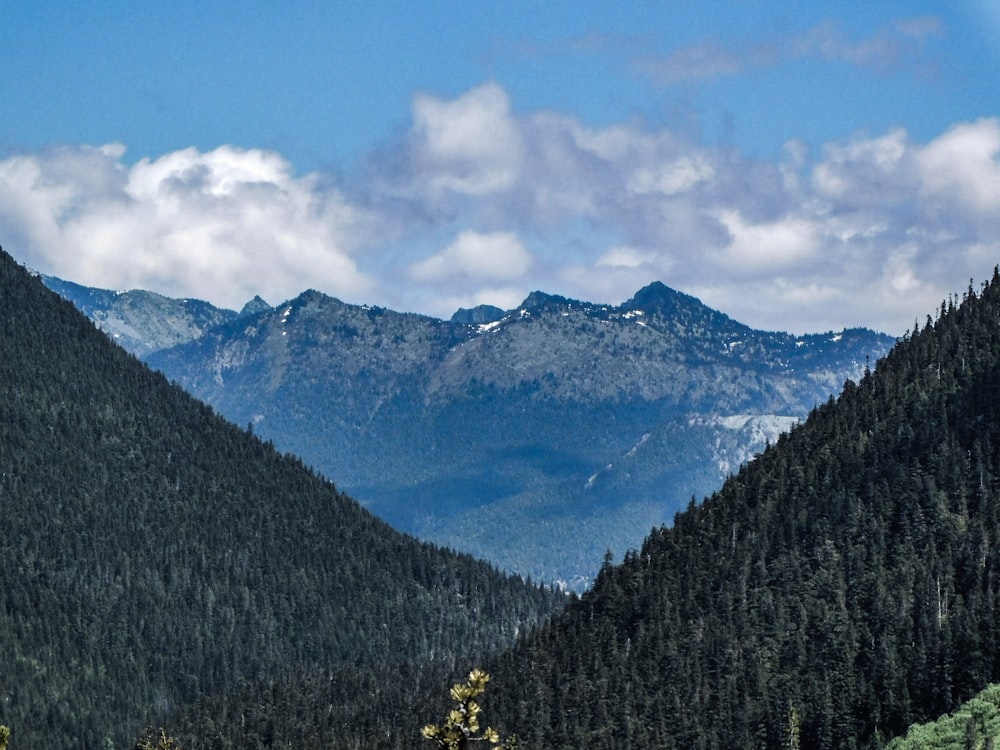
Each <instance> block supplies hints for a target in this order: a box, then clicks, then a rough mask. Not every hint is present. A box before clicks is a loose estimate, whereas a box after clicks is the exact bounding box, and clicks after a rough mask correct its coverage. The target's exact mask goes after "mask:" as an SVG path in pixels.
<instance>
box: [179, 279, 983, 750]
mask: <svg viewBox="0 0 1000 750" xmlns="http://www.w3.org/2000/svg"><path fill="white" fill-rule="evenodd" d="M998 468H1000V274H997V273H994V276H993V279H992V280H991V282H989V284H987V285H984V286H983V288H982V290H981V291H979V292H976V291H974V290H973V289H972V288H971V287H970V289H969V290H968V292H967V293H966V294H965V296H964V297H963V298H962V299H961V300H957V299H956V300H954V301H949V302H948V303H946V304H943V305H942V308H941V310H940V312H939V314H938V315H937V318H936V320H931V318H930V317H928V320H927V323H926V325H925V326H923V327H922V328H920V329H919V330H915V331H913V332H912V333H911V334H909V335H908V336H907V337H906V339H905V340H904V341H903V342H901V343H900V344H899V345H898V346H897V347H896V348H895V349H894V350H893V351H892V352H891V354H890V355H889V356H888V357H887V358H886V359H884V360H883V361H882V362H880V363H879V365H878V368H877V369H876V370H875V371H874V372H871V373H868V374H866V375H865V376H864V377H863V378H861V379H860V381H859V382H858V383H848V385H847V387H846V388H845V389H844V392H843V393H842V394H841V395H840V397H839V398H837V399H836V400H833V399H831V400H830V401H829V403H827V404H825V405H823V406H821V407H819V408H817V409H815V410H814V411H813V412H812V414H811V415H810V417H809V419H808V420H807V421H806V422H805V423H804V424H803V425H801V426H800V427H798V428H796V429H795V430H793V431H792V432H791V434H789V435H788V436H786V437H784V438H782V439H781V440H779V441H778V443H777V444H776V445H774V446H772V447H771V448H769V449H768V450H767V451H766V452H765V453H764V454H763V455H762V456H761V457H759V458H758V459H756V460H754V461H753V462H752V463H751V464H749V465H748V466H747V467H746V468H745V469H744V470H742V471H740V472H739V474H738V475H736V476H734V477H732V478H731V479H730V480H729V481H728V482H727V483H726V484H725V486H724V487H723V488H722V489H721V491H719V492H718V493H716V494H714V495H713V496H712V497H710V498H708V499H707V500H705V501H704V503H702V504H700V505H694V504H692V505H691V506H690V507H689V508H688V509H687V510H685V511H683V512H681V513H679V514H678V515H677V516H676V518H675V521H674V524H673V525H672V526H671V527H670V528H661V529H659V530H654V531H653V533H652V534H651V535H650V536H649V537H648V538H647V539H646V540H645V542H644V543H643V544H642V546H641V548H640V549H638V550H637V551H634V552H631V553H629V554H628V555H627V556H626V558H625V560H624V561H623V562H622V563H621V564H617V565H616V564H613V562H612V561H611V560H608V561H607V562H606V564H605V565H604V567H603V568H602V570H601V572H600V574H599V576H598V579H597V581H596V583H595V585H594V588H593V590H592V591H590V592H588V593H586V594H585V595H584V596H583V597H581V598H579V599H575V600H574V601H573V602H572V603H571V604H570V606H569V607H568V608H567V611H566V612H564V613H563V614H562V615H560V616H557V617H556V618H554V619H553V620H552V621H551V622H550V623H549V624H548V625H546V626H544V627H543V628H541V629H539V630H536V631H535V632H534V633H533V634H530V635H528V636H527V637H525V638H522V639H521V640H520V641H519V643H518V644H517V646H516V647H515V648H513V649H512V650H510V651H508V652H506V653H504V654H502V655H500V656H498V657H495V658H491V659H489V660H488V661H487V663H486V664H485V666H486V667H487V670H488V671H489V672H490V673H491V674H492V675H493V681H492V682H491V683H490V687H489V690H488V695H487V698H486V701H485V715H486V716H487V717H488V720H489V722H490V724H492V725H493V726H495V727H498V728H499V729H500V730H501V732H502V733H503V734H508V733H512V732H514V733H517V734H518V736H519V738H520V739H521V747H524V748H535V749H538V750H547V749H549V748H553V749H554V748H571V747H573V748H575V747H586V748H588V750H601V749H603V748H607V749H609V750H610V749H612V748H677V749H678V750H680V749H684V750H687V749H688V748H720V749H722V748H775V747H779V746H784V747H792V746H794V745H792V744H791V743H792V741H793V737H794V738H797V741H798V742H799V744H800V746H801V747H802V748H876V747H880V746H881V744H882V743H883V742H884V741H886V740H888V739H890V738H892V737H895V736H898V735H901V734H902V733H904V732H905V731H906V729H907V727H908V726H909V725H910V724H912V723H915V722H923V721H927V720H930V719H936V718H937V717H939V716H941V715H942V714H945V713H947V712H949V711H952V710H954V709H956V708H957V707H958V706H959V705H960V704H961V703H962V702H963V701H964V700H966V699H968V698H970V697H971V696H973V695H975V694H976V693H977V692H978V691H980V690H982V689H983V688H984V687H985V686H986V685H987V684H989V683H991V682H995V681H998V680H1000V477H998V473H997V472H998ZM469 666H473V665H471V664H470V665H466V666H465V667H464V669H468V667H469ZM460 671H461V670H460ZM455 676H456V677H460V674H458V673H456V675H455ZM442 682H444V681H442ZM380 685H381V686H382V690H381V691H379V692H378V693H377V694H375V693H373V695H374V696H375V697H374V698H373V700H372V702H371V705H372V706H373V710H374V713H375V715H377V716H379V717H382V718H381V723H378V722H377V723H376V727H377V730H376V731H374V732H371V733H368V732H360V733H358V732H355V729H354V726H352V722H351V721H350V719H348V720H347V721H346V722H345V723H343V724H339V725H338V724H335V723H333V722H332V721H331V719H330V718H329V714H328V712H326V708H327V707H328V706H330V705H331V702H332V700H333V698H334V696H335V695H336V693H335V692H334V691H333V690H331V689H330V688H329V687H327V686H326V685H324V684H321V683H318V682H316V681H312V682H301V681H300V682H293V683H289V684H285V685H282V686H280V688H275V689H271V690H267V689H266V688H264V687H261V686H258V687H257V688H252V689H247V690H245V691H244V692H242V693H240V694H231V695H229V696H228V697H225V698H223V697H219V698H218V699H217V700H216V702H214V703H212V704H211V705H209V704H203V705H202V706H200V707H199V709H198V711H197V712H196V713H195V714H189V715H187V717H186V718H184V719H183V720H179V723H178V726H179V727H180V728H182V729H183V731H184V734H183V735H182V736H183V737H185V739H186V741H187V743H188V745H189V746H190V748H191V750H197V748H204V747H233V748H237V747H238V748H252V747H263V746H267V745H266V742H264V741H263V740H262V737H265V736H277V737H280V738H282V739H283V741H285V740H287V741H290V742H291V743H292V745H293V746H294V747H297V748H300V749H301V750H308V749H309V748H320V747H328V746H330V744H331V742H332V741H331V740H330V737H331V736H332V737H337V738H338V741H339V745H337V743H334V744H335V745H336V746H340V745H343V746H351V747H358V748H361V747H364V748H375V747H392V748H409V747H414V746H415V745H416V743H418V742H419V739H418V735H417V732H418V731H419V727H420V726H421V724H423V723H425V721H426V720H427V719H428V718H433V717H434V715H435V714H434V713H433V711H431V710H430V709H428V708H427V705H426V703H427V701H428V700H429V699H428V698H427V694H428V693H433V691H434V690H435V689H437V690H442V691H443V689H444V688H443V687H442V686H428V685H427V684H426V682H421V681H419V680H417V679H414V680H413V681H412V682H410V683H408V684H407V686H404V687H396V688H394V687H393V686H392V681H391V680H386V681H384V682H383V683H380ZM411 688H412V690H413V691H414V692H415V693H417V696H414V695H411V694H407V692H406V691H407V690H408V689H411ZM392 690H395V691H396V692H393V693H392V695H391V697H390V696H387V695H386V693H388V692H390V691H392ZM387 706H388V707H391V708H386V707H387ZM339 710H341V711H342V712H343V713H341V714H340V716H343V717H351V716H355V717H358V716H369V717H370V716H371V714H366V713H365V711H364V699H363V698H362V699H356V700H354V701H350V700H348V701H347V702H346V703H342V704H340V708H339ZM352 711H353V713H352ZM240 712H247V713H249V714H252V715H253V716H254V717H255V722H256V723H255V724H254V725H253V726H247V725H244V726H241V727H236V726H234V722H233V721H232V717H234V716H236V715H239V714H240ZM226 717H228V718H229V720H228V721H227V720H226ZM356 724H357V726H364V727H366V728H367V725H366V724H365V722H364V721H357V722H356ZM206 726H212V727H215V728H218V727H220V726H223V727H228V729H227V730H226V731H224V732H223V733H222V737H223V739H219V740H218V742H219V744H214V745H209V744H204V742H203V741H202V740H201V739H200V738H202V737H204V731H203V729H204V727H206ZM261 727H265V728H266V730H267V732H270V733H271V735H265V734H264V733H263V731H262V729H261ZM307 727H308V729H307ZM311 732H312V733H313V734H311ZM323 732H325V733H326V734H325V735H323V736H325V737H326V739H325V740H324V741H322V742H320V741H317V740H315V737H317V736H320V735H321V734H322V733H323ZM374 736H377V737H378V738H379V739H377V740H376V739H372V737H374ZM227 743H229V744H227Z"/></svg>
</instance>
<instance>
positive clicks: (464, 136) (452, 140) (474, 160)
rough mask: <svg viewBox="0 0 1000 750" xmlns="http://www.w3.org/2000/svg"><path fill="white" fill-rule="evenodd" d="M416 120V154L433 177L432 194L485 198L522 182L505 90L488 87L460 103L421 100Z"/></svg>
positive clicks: (416, 160) (413, 148)
mask: <svg viewBox="0 0 1000 750" xmlns="http://www.w3.org/2000/svg"><path fill="white" fill-rule="evenodd" d="M413 119H414V123H413V133H412V145H411V154H412V157H413V162H414V164H415V165H416V166H417V167H418V169H419V170H420V171H421V172H424V171H426V173H427V174H429V175H432V179H430V180H428V182H427V187H429V188H430V190H432V191H452V192H455V193H460V194H467V195H485V194H489V193H493V192H496V191H498V190H502V189H504V188H508V187H510V186H511V184H513V182H514V181H515V180H516V179H517V174H518V164H519V161H520V155H521V141H520V132H519V130H518V128H517V126H516V125H515V123H514V122H513V120H512V118H511V113H510V101H509V98H508V96H507V92H506V91H504V90H503V89H502V88H500V86H498V85H496V84H492V83H491V84H486V85H484V86H480V87H478V88H476V89H473V90H472V91H469V92H468V93H466V94H463V95H462V96H460V97H459V98H458V99H455V100H454V101H443V100H441V99H437V98H435V97H431V96H428V95H426V94H420V95H418V96H417V97H416V100H415V102H414V105H413Z"/></svg>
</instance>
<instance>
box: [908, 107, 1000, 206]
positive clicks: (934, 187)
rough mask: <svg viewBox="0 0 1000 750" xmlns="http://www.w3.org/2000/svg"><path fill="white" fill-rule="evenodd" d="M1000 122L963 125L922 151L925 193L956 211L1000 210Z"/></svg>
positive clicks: (936, 139) (921, 175)
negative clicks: (942, 201)
mask: <svg viewBox="0 0 1000 750" xmlns="http://www.w3.org/2000/svg"><path fill="white" fill-rule="evenodd" d="M998 157H1000V121H998V120H996V119H995V118H991V119H983V120H978V121H976V122H972V123H963V124H960V125H956V126H954V127H953V128H951V129H950V130H949V131H948V132H947V133H944V134H943V135H941V136H939V137H938V138H935V139H934V140H933V141H931V142H930V143H929V144H927V146H926V147H924V148H922V149H920V150H919V152H918V154H917V156H916V161H917V165H918V167H919V169H920V177H921V181H922V192H923V193H924V195H926V196H928V197H931V198H933V199H935V200H942V199H943V200H945V201H947V202H948V204H949V205H950V206H951V207H952V208H953V209H955V210H962V211H963V212H967V211H971V212H972V213H974V214H988V213H991V212H996V211H998V210H1000V160H998Z"/></svg>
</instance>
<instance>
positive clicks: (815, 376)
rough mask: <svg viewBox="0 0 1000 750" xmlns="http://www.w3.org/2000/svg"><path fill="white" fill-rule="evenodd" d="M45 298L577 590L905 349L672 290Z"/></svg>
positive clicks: (282, 437)
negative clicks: (351, 298)
mask: <svg viewBox="0 0 1000 750" xmlns="http://www.w3.org/2000/svg"><path fill="white" fill-rule="evenodd" d="M46 283H48V284H49V285H50V287H51V288H53V289H54V290H56V291H58V292H59V293H60V294H63V295H65V296H66V297H67V298H69V299H71V300H73V301H74V303H75V304H76V305H77V306H78V307H79V308H80V309H81V310H82V311H84V312H85V313H86V314H87V315H88V316H90V317H91V318H92V319H93V320H94V321H95V322H96V323H97V324H98V325H99V326H101V327H102V328H103V329H104V330H106V331H107V333H108V335H110V336H113V337H114V338H115V340H116V341H118V342H119V343H121V344H122V345H123V346H125V347H126V348H128V349H129V350H130V351H132V352H133V353H135V354H136V355H137V356H141V357H143V358H144V359H145V361H146V362H148V363H149V364H150V365H151V366H152V367H154V368H156V369H158V370H160V371H161V372H163V373H164V374H165V375H166V376H167V377H168V378H169V379H170V380H171V381H176V382H177V383H179V384H180V385H182V386H183V387H184V388H185V389H186V390H188V391H189V392H190V393H192V394H194V395H195V396H197V397H198V398H200V399H201V400H203V401H205V402H206V403H209V404H211V405H212V406H213V408H215V409H216V410H218V412H219V413H221V414H223V415H224V416H226V417H227V418H229V419H230V420H231V421H233V422H235V423H236V424H239V425H245V424H250V423H252V424H253V426H254V430H255V432H256V433H257V434H258V435H261V436H263V437H265V438H268V439H271V440H273V441H274V443H275V444H276V445H277V446H278V447H279V449H281V450H284V451H290V452H292V453H294V454H296V455H297V456H300V457H301V458H302V459H303V460H304V461H305V462H306V463H308V464H309V465H311V466H314V467H316V468H317V469H319V470H320V471H321V472H322V473H324V474H325V475H327V476H331V477H335V478H336V479H337V482H338V486H340V487H341V488H342V489H344V490H346V491H348V492H349V494H351V496H352V497H356V498H358V499H359V500H361V502H362V503H363V504H364V505H365V507H366V508H368V509H369V510H371V511H373V512H374V513H375V514H376V515H378V516H379V517H380V518H383V519H385V520H387V521H389V523H391V524H392V525H393V526H394V527H395V528H398V529H401V530H403V531H407V532H410V533H412V534H414V535H415V536H417V537H419V538H421V539H425V540H428V541H432V542H436V543H438V544H442V545H446V546H449V547H453V548H455V549H461V550H465V551H468V552H471V553H473V554H475V555H476V556H478V557H482V558H484V559H487V560H490V561H492V562H494V563H496V564H497V565H499V566H501V567H502V568H504V569H505V570H511V571H516V572H519V573H522V574H525V575H530V576H531V577H533V578H536V579H540V580H544V581H557V580H558V581H563V582H565V583H567V584H568V585H570V586H571V587H572V588H574V589H576V590H582V589H584V588H586V586H588V585H589V584H590V583H591V582H592V581H593V576H594V574H595V572H596V570H597V568H598V567H599V566H600V562H601V557H602V555H603V554H604V552H605V551H606V550H608V549H612V550H615V551H616V552H617V554H619V555H620V554H622V553H624V551H625V550H626V549H628V548H629V547H631V546H634V545H635V544H636V540H637V539H641V538H642V536H643V535H644V534H646V533H648V531H649V529H650V528H651V527H653V526H659V525H660V524H661V523H663V522H664V521H665V520H666V519H669V518H671V517H673V515H674V513H675V512H677V511H678V510H680V509H683V507H684V506H685V504H686V502H687V498H689V497H690V496H691V495H696V496H697V497H703V496H704V495H706V494H708V493H710V492H712V491H714V490H716V489H718V488H719V487H721V486H722V482H723V480H724V479H725V477H726V476H728V475H729V474H730V473H731V472H732V471H735V470H736V469H737V468H738V467H739V465H740V464H741V463H743V462H744V461H746V460H747V459H748V458H750V457H752V456H753V455H755V454H756V453H758V452H759V451H761V450H763V448H764V446H765V444H766V442H767V440H769V439H770V440H772V441H773V440H774V439H776V438H777V436H778V434H780V432H781V431H783V430H785V429H787V428H788V427H789V426H790V425H792V424H794V423H796V422H798V421H800V420H801V419H802V418H804V417H805V415H806V414H807V413H808V412H809V410H810V409H811V408H812V407H813V406H815V405H816V404H820V403H823V402H825V401H826V400H827V399H828V398H829V397H830V395H831V394H836V393H837V392H839V390H840V388H841V387H842V386H843V384H844V381H845V380H847V379H848V378H854V379H858V378H860V376H861V375H862V374H863V372H864V368H865V363H866V362H868V361H871V362H875V361H876V360H877V359H878V358H880V357H881V356H883V355H884V354H885V353H886V352H887V351H888V350H889V348H890V347H891V346H892V344H893V343H895V339H894V338H893V337H891V336H887V335H885V334H879V333H875V332H873V331H870V330H866V329H850V330H844V331H840V332H838V333H834V332H828V333H822V334H812V335H805V336H794V335H792V334H789V333H779V332H768V331H758V330H754V329H752V328H750V327H749V326H746V325H743V324H742V323H739V322H738V321H735V320H733V319H731V318H729V317H728V316H727V315H725V314H723V313H721V312H719V311H716V310H712V309H711V308H709V307H707V306H705V305H703V304H702V303H701V302H700V301H698V300H697V299H695V298H694V297H691V296H688V295H686V294H683V293H681V292H678V291H675V290H673V289H670V288H668V287H666V286H665V285H663V284H662V283H659V282H654V283H652V284H650V285H648V286H646V287H644V288H643V289H641V290H639V291H638V292H637V293H636V294H635V295H634V296H633V298H632V299H630V300H628V301H626V302H624V303H622V304H621V305H606V304H599V303H593V302H583V301H578V300H571V299H567V298H565V297H559V296H555V295H550V294H545V293H542V292H532V293H531V294H530V295H529V296H528V297H527V298H526V299H525V300H524V301H523V302H522V303H521V305H519V306H518V307H517V308H516V309H514V310H509V311H506V312H505V311H502V310H497V309H496V308H492V309H482V308H479V309H477V310H473V311H462V312H459V313H457V314H456V315H455V316H454V317H452V319H451V320H440V319H437V318H431V317H427V316H423V315H416V314H412V313H400V312H394V311H392V310H387V309H384V308H380V307H370V306H368V305H354V304H347V303H344V302H342V301H340V300H337V299H334V298H332V297H329V296H327V295H325V294H322V293H321V292H318V291H315V290H308V291H305V292H303V293H302V294H300V295H298V296H297V297H295V298H294V299H291V300H288V301H286V302H283V303H282V304H280V305H278V306H276V307H273V308H270V307H268V306H267V305H266V304H265V303H263V302H262V301H260V300H257V301H256V302H255V303H254V304H251V305H248V306H247V307H246V308H244V310H243V311H241V312H240V313H236V312H235V311H223V310H215V309H213V308H211V306H210V305H207V303H204V302H202V303H197V302H196V301H195V300H189V299H183V300H169V299H166V298H164V297H161V296H160V295H155V294H152V293H150V292H138V291H132V292H122V293H116V292H111V291H107V290H98V289H87V288H85V287H80V286H78V285H75V284H70V283H67V282H61V281H59V280H57V279H53V278H51V277H49V278H47V281H46ZM212 321H215V323H214V324H213V323H212ZM179 342H184V343H179Z"/></svg>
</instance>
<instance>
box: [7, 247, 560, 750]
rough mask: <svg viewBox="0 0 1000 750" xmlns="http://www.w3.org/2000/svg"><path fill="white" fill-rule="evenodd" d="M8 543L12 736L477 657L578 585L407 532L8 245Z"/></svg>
mask: <svg viewBox="0 0 1000 750" xmlns="http://www.w3.org/2000/svg"><path fill="white" fill-rule="evenodd" d="M0 539H2V540H3V546H2V549H0V724H4V725H7V726H9V727H10V728H11V738H12V745H11V747H12V748H13V749H14V750H30V749H32V748H38V749H45V750H61V749H63V748H67V749H68V748H98V747H105V746H106V742H109V741H110V742H113V743H114V746H115V747H126V746H131V744H130V743H131V741H133V740H134V738H135V737H136V736H137V735H138V734H139V732H140V731H141V730H142V728H143V727H144V726H145V725H146V724H150V723H154V722H156V721H158V720H160V719H161V718H162V717H163V716H164V715H167V714H169V713H171V712H172V711H174V710H175V709H177V708H178V707H179V706H181V705H183V704H185V703H189V702H193V701H196V700H198V699H200V698H202V697H204V696H206V695H209V694H213V693H217V692H223V691H227V690H230V689H233V688H235V687H236V686H238V685H239V684H242V683H244V682H249V683H253V682H256V681H267V680H271V681H280V680H282V679H285V678H287V677H288V676H289V675H298V674H317V675H318V674H327V673H329V674H330V675H331V679H332V675H333V674H334V673H337V674H344V675H346V676H345V678H344V679H353V680H355V681H356V682H358V681H361V680H362V679H363V678H361V677H353V676H350V675H352V670H356V669H357V670H368V669H385V670H388V669H393V670H396V671H397V672H400V673H403V672H405V670H407V669H409V667H407V666H406V665H407V664H408V663H410V662H427V663H431V664H434V665H437V668H439V669H451V668H454V667H455V666H456V665H458V666H460V667H461V668H464V665H465V663H466V662H467V661H468V660H470V659H480V658H482V656H483V654H485V653H487V652H489V651H492V650H495V649H498V648H501V647H503V646H507V645H509V644H511V643H512V642H513V641H514V639H515V637H516V636H517V634H518V633H523V632H525V631H526V630H529V629H530V628H531V627H533V625H534V624H535V623H537V622H538V621H539V620H540V618H542V617H544V616H545V615H547V614H548V613H550V612H552V611H553V610H555V609H556V608H558V607H560V606H561V604H562V602H563V596H562V595H560V594H558V593H555V592H553V591H551V590H549V589H547V588H544V587H541V586H537V585H534V584H531V583H530V582H525V581H523V580H521V579H520V578H514V577H508V576H505V575H501V574H500V573H499V572H497V571H496V570H495V569H494V568H492V567H490V566H487V565H485V564H483V563H480V562H478V561H475V560H473V559H472V558H471V557H469V556H466V555H458V554H454V553H451V552H448V551H446V550H442V549H440V548H437V547H434V546H432V545H429V544H425V543H421V542H418V541H417V540H415V539H413V538H411V537H408V536H405V535H402V534H400V533H397V532H395V531H394V530H392V529H391V528H389V526H388V525H386V524H385V523H384V522H382V521H380V520H378V519H376V518H375V517H374V516H372V515H371V514H370V513H368V512H367V511H365V510H364V509H362V508H361V507H360V506H359V505H358V504H357V503H355V502H354V501H353V500H351V499H350V498H348V497H346V496H345V495H343V494H341V493H340V492H339V491H338V490H337V489H336V488H335V486H334V485H333V484H332V483H331V482H330V481H328V480H327V479H326V478H324V477H322V476H319V475H317V474H316V473H315V472H313V471H311V470H309V469H307V468H306V467H305V466H304V465H303V464H302V463H301V462H300V461H299V460H298V459H296V458H294V457H292V456H288V455H282V454H280V453H278V452H277V451H276V450H275V449H274V448H273V446H272V445H270V444H269V443H265V442H262V441H261V440H259V439H258V438H256V437H254V436H252V435H250V434H248V433H247V432H245V431H243V430H242V429H239V428H237V427H235V426H233V425H232V424H230V423H228V422H226V421H224V420H223V419H222V418H220V417H219V416H217V415H216V414H214V413H213V411H212V410H211V408H209V407H208V406H205V405H204V404H201V403H199V402H197V401H195V400H194V399H193V398H191V397H190V396H188V395H187V394H185V393H184V392H183V391H182V390H181V389H180V388H179V387H176V386H172V385H170V384H168V382H167V381H166V379H165V378H164V377H163V376H162V375H160V374H158V373H154V372H153V371H151V370H150V369H148V368H147V367H146V366H145V365H143V364H141V363H140V362H139V361H138V360H136V359H135V358H134V357H133V356H132V355H130V354H127V353H126V352H125V351H124V350H122V349H120V348H118V347H116V346H114V345H112V344H111V343H110V342H109V341H108V340H107V339H106V338H105V337H104V336H103V335H101V334H100V333H99V332H98V331H97V330H96V329H95V328H94V327H93V325H92V324H91V323H90V322H89V321H88V320H86V318H84V317H83V316H82V315H81V314H80V313H79V312H78V311H77V310H76V309H74V307H73V306H72V305H71V304H70V303H68V302H66V301H64V300H62V299H60V298H58V297H57V296H56V295H55V294H53V293H52V292H50V291H48V290H47V289H45V287H44V286H43V285H42V283H41V281H40V280H39V279H38V278H37V277H34V276H32V275H31V274H29V273H28V272H27V271H26V270H25V269H24V268H22V267H21V266H20V265H18V264H17V263H16V262H15V261H14V260H13V259H12V258H11V257H10V256H9V255H7V254H6V253H3V252H2V251H0ZM359 674H360V672H359Z"/></svg>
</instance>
